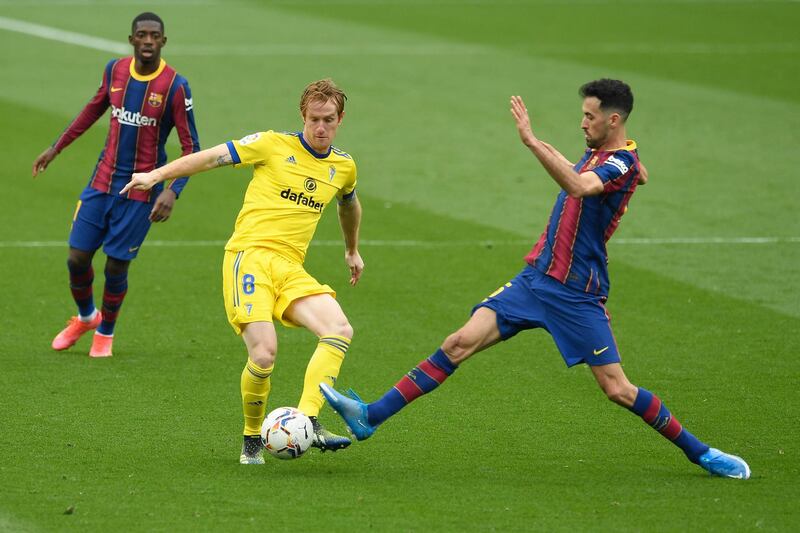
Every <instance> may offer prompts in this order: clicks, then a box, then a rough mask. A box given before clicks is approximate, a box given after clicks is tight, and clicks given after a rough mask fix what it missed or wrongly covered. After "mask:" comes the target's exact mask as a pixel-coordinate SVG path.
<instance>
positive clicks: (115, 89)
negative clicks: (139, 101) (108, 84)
mask: <svg viewBox="0 0 800 533" xmlns="http://www.w3.org/2000/svg"><path fill="white" fill-rule="evenodd" d="M121 90H122V87H112V88H111V92H112V93H115V92H117V91H121Z"/></svg>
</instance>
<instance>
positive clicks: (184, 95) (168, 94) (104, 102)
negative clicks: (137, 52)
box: [53, 57, 200, 202]
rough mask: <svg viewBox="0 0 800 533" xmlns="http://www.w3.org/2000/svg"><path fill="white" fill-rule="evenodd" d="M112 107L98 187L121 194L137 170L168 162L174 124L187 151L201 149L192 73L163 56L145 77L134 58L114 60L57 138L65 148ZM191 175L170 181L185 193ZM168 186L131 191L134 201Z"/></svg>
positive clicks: (99, 163) (96, 175)
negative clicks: (190, 79) (189, 79)
mask: <svg viewBox="0 0 800 533" xmlns="http://www.w3.org/2000/svg"><path fill="white" fill-rule="evenodd" d="M109 107H110V108H111V124H110V127H109V130H108V137H107V138H106V144H105V147H104V148H103V151H102V152H100V157H99V158H98V161H97V166H96V167H95V169H94V172H93V173H92V177H91V179H90V180H89V186H91V187H92V188H93V189H97V190H98V191H101V192H105V193H109V194H119V191H120V190H122V188H123V187H124V186H125V184H127V183H128V182H129V181H130V179H131V175H132V174H133V173H134V172H149V171H151V170H153V169H154V168H157V167H160V166H163V165H164V164H166V162H167V151H166V150H165V148H164V145H165V144H166V142H167V137H168V136H169V134H170V132H171V131H172V129H173V128H175V129H176V130H177V131H178V137H179V139H180V143H181V154H182V155H187V154H191V153H192V152H197V151H198V150H200V142H199V141H198V139H197V129H196V128H195V124H194V111H193V110H192V93H191V91H190V90H189V83H188V82H187V81H186V78H184V77H183V76H181V75H180V74H178V73H177V72H176V71H175V69H173V68H172V67H170V66H169V65H167V63H166V62H165V61H164V60H163V59H162V60H161V64H160V65H159V67H158V69H157V70H156V71H155V72H154V73H152V74H149V75H147V76H142V75H140V74H138V73H137V72H136V70H135V69H134V60H133V57H124V58H122V59H113V60H111V61H109V62H108V64H107V65H106V68H105V71H104V72H103V80H102V82H101V84H100V88H99V89H98V90H97V93H96V94H95V95H94V98H92V99H91V100H90V101H89V103H88V104H86V107H84V108H83V110H82V111H81V112H80V113H79V114H78V116H77V117H76V118H75V120H73V121H72V123H71V124H70V125H69V126H67V129H65V130H64V132H63V133H62V134H61V136H60V137H59V138H58V140H56V142H55V144H53V147H54V148H55V149H56V151H57V152H60V151H61V150H63V149H64V148H66V147H67V146H69V145H70V144H71V143H72V141H74V140H75V139H77V138H78V137H79V136H80V135H81V134H83V132H85V131H86V130H87V129H89V128H90V127H91V126H92V124H94V123H95V122H97V119H99V118H100V117H101V116H103V114H104V113H105V112H106V109H108V108H109ZM187 179H188V178H187V177H183V178H179V179H177V180H174V181H173V182H172V183H170V185H169V187H170V188H171V189H172V190H174V191H175V193H176V194H180V192H181V191H182V190H183V187H184V186H185V185H186V181H187ZM162 189H163V185H161V184H159V185H157V186H156V187H153V189H152V190H151V191H137V190H131V191H129V192H128V193H127V197H128V198H130V199H131V200H138V201H141V202H149V201H150V199H151V198H153V197H154V196H151V195H156V196H157V195H158V193H159V192H161V190H162Z"/></svg>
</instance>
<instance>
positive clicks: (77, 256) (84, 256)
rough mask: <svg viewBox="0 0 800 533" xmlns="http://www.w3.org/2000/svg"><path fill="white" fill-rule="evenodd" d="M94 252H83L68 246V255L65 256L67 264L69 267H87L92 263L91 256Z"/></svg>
mask: <svg viewBox="0 0 800 533" xmlns="http://www.w3.org/2000/svg"><path fill="white" fill-rule="evenodd" d="M93 255H94V254H93V253H91V252H85V251H83V250H76V249H75V248H70V250H69V256H68V257H67V265H68V266H69V267H70V268H75V269H78V268H81V269H82V268H89V267H90V266H91V265H92V256H93Z"/></svg>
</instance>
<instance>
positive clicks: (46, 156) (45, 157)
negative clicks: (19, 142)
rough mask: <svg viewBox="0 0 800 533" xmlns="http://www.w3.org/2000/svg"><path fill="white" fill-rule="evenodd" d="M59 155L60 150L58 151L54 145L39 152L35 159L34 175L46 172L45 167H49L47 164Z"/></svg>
mask: <svg viewBox="0 0 800 533" xmlns="http://www.w3.org/2000/svg"><path fill="white" fill-rule="evenodd" d="M57 155H58V152H56V149H55V148H53V147H52V146H49V147H48V148H47V150H45V151H44V152H42V153H41V154H39V157H37V158H36V159H35V160H34V161H33V177H34V178H35V177H36V176H38V175H39V174H41V173H42V172H44V171H45V169H46V168H47V165H49V164H50V162H51V161H52V160H53V159H55V158H56V156H57Z"/></svg>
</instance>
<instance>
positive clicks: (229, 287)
mask: <svg viewBox="0 0 800 533" xmlns="http://www.w3.org/2000/svg"><path fill="white" fill-rule="evenodd" d="M345 100H346V97H345V94H344V92H343V91H342V90H341V89H339V88H338V87H337V86H336V85H335V84H334V83H333V81H332V80H330V79H324V80H319V81H316V82H314V83H311V84H309V85H308V86H307V87H306V89H305V90H304V91H303V94H302V96H301V97H300V115H301V117H302V119H303V130H302V131H299V132H292V133H289V132H280V133H278V132H274V131H262V132H258V133H253V134H251V135H248V136H246V137H243V138H242V139H240V140H234V141H229V142H227V143H225V144H220V145H218V146H215V147H214V148H209V149H207V150H203V151H202V152H198V153H196V154H191V155H188V156H184V157H181V158H180V159H177V160H175V161H172V162H171V163H169V164H167V165H165V166H163V167H160V168H157V169H155V170H153V171H152V172H148V173H142V174H134V175H133V179H132V180H131V182H130V183H129V184H127V185H126V186H125V188H124V189H122V194H130V193H132V192H135V191H147V190H150V188H151V187H155V186H156V185H157V184H158V183H160V182H162V181H164V180H168V179H173V178H176V177H178V176H184V175H192V174H195V173H197V172H201V171H203V170H209V169H212V168H216V167H219V166H223V165H230V164H236V165H252V166H253V179H252V181H251V182H250V185H249V186H248V188H247V193H246V194H245V197H244V205H242V210H241V211H240V212H239V216H238V217H237V219H236V226H235V228H234V231H233V235H232V236H231V238H230V240H229V241H228V243H227V244H226V245H225V258H224V261H223V266H222V290H223V295H224V299H225V309H226V311H227V314H228V321H229V322H230V324H231V326H232V327H233V330H234V331H235V332H236V334H237V335H241V336H242V339H243V340H244V343H245V345H246V347H247V354H248V358H247V363H246V364H245V367H244V369H243V370H242V376H241V380H240V387H241V392H242V411H243V414H244V442H243V444H242V453H241V455H240V457H239V462H240V463H242V464H263V463H264V457H263V447H262V445H261V437H260V433H261V423H262V422H263V420H264V414H265V413H266V406H267V398H268V396H269V392H270V388H271V380H270V376H271V375H272V370H273V368H274V364H275V355H276V352H277V349H278V338H277V335H276V333H275V326H274V325H273V320H275V319H277V320H279V321H280V322H282V323H283V324H284V325H286V326H289V327H293V326H303V327H305V328H306V329H308V330H309V331H311V332H312V333H314V335H316V336H317V338H318V339H319V340H318V344H317V348H316V350H315V351H314V354H313V355H312V357H311V360H310V361H309V363H308V367H307V368H306V375H305V379H304V385H303V393H302V396H301V397H300V403H298V405H297V407H298V409H300V410H301V411H302V412H303V413H305V414H306V415H307V416H308V417H309V418H311V422H312V423H313V425H314V440H313V443H312V446H315V447H317V448H320V449H322V450H323V451H324V450H337V449H341V448H345V447H347V446H349V445H350V439H348V438H346V437H341V436H339V435H335V434H333V433H331V432H330V431H328V430H327V429H325V428H324V427H323V426H322V425H321V424H320V423H319V421H318V420H317V416H318V415H319V411H320V409H321V408H322V405H323V403H324V401H325V399H324V398H323V397H322V394H321V393H320V390H319V388H318V384H319V383H320V382H322V381H324V382H326V383H330V384H331V385H332V384H333V383H334V382H335V381H336V378H337V377H338V375H339V369H340V367H341V365H342V362H343V361H344V356H345V352H347V349H348V348H349V347H350V341H351V339H352V338H353V328H352V327H351V326H350V323H349V322H348V320H347V317H346V316H345V315H344V312H342V308H341V307H340V306H339V304H338V303H337V302H336V300H335V298H334V296H335V295H336V293H335V292H334V290H333V289H331V288H330V287H329V286H328V285H323V284H321V283H319V282H318V281H317V280H316V279H314V278H313V277H311V276H310V275H309V274H308V273H307V272H306V271H305V269H304V268H303V261H304V260H305V255H306V250H307V249H308V245H309V243H310V242H311V238H312V237H313V236H314V231H315V230H316V227H317V223H318V222H319V220H320V217H321V216H322V211H323V209H325V207H326V206H327V205H329V204H330V202H332V201H334V200H335V201H336V202H337V203H338V206H337V209H338V214H339V223H340V225H341V227H342V233H343V235H344V243H345V252H344V259H345V264H346V265H347V267H348V268H349V269H350V283H351V284H352V285H355V284H356V283H357V282H358V280H359V278H360V277H361V272H362V270H363V269H364V261H363V260H362V259H361V255H360V254H359V252H358V231H359V227H360V224H361V204H360V203H359V201H358V198H357V197H356V192H355V188H356V165H355V162H354V161H353V158H352V157H350V155H349V154H347V153H345V152H343V151H341V150H339V149H338V148H336V147H334V146H333V145H332V144H333V140H334V138H335V137H336V133H337V131H338V129H339V125H340V124H341V123H342V118H344V103H345Z"/></svg>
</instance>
